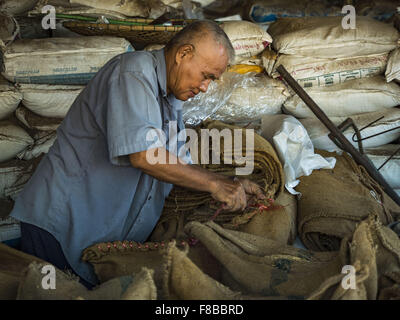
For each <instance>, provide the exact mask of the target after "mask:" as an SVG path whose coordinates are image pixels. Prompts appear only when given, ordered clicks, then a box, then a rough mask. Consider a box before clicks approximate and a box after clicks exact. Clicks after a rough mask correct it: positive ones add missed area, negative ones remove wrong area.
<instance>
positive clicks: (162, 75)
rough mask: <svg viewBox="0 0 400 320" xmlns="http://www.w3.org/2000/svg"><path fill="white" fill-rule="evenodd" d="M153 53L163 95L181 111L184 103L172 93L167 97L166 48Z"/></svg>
mask: <svg viewBox="0 0 400 320" xmlns="http://www.w3.org/2000/svg"><path fill="white" fill-rule="evenodd" d="M152 53H153V55H154V57H155V58H156V61H157V67H156V73H157V79H158V84H159V86H160V88H161V93H162V95H163V96H164V97H165V98H167V99H168V101H169V102H170V103H171V105H172V106H174V107H175V108H176V109H178V110H181V109H182V105H183V101H181V100H178V99H176V98H175V96H174V95H173V94H172V93H171V94H169V95H168V96H167V65H166V62H165V55H164V48H162V49H160V50H154V51H152Z"/></svg>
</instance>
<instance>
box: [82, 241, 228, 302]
mask: <svg viewBox="0 0 400 320" xmlns="http://www.w3.org/2000/svg"><path fill="white" fill-rule="evenodd" d="M172 242H174V243H175V240H171V241H169V242H146V243H142V244H140V243H136V242H128V241H124V242H121V241H116V242H113V243H99V244H96V245H94V246H91V247H89V248H87V249H85V250H84V252H83V255H82V260H83V261H87V262H89V263H91V264H92V265H93V267H94V271H95V273H96V275H97V277H98V279H99V281H100V283H103V282H105V281H108V280H110V279H113V278H115V277H120V276H124V275H130V274H135V273H138V272H139V271H140V270H141V268H142V267H146V268H149V269H152V270H154V281H155V284H156V286H157V290H158V296H159V297H160V298H161V299H163V297H165V292H163V291H162V290H163V289H162V288H163V286H162V283H163V280H162V279H163V278H164V276H165V273H166V256H167V247H168V244H169V243H172ZM178 245H179V247H183V246H186V245H187V242H181V241H180V242H179V243H178ZM188 257H189V258H190V259H191V261H193V263H195V264H196V265H197V266H198V267H199V268H200V269H201V270H202V271H203V272H204V273H205V274H207V275H208V276H210V277H213V278H214V279H216V280H219V279H220V277H221V275H220V272H221V266H220V265H219V263H218V261H216V259H215V258H213V257H212V256H211V254H210V253H209V252H208V250H206V249H205V248H204V247H202V246H201V245H199V246H196V248H193V249H192V250H190V253H189V255H188Z"/></svg>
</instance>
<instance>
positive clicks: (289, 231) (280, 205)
mask: <svg viewBox="0 0 400 320" xmlns="http://www.w3.org/2000/svg"><path fill="white" fill-rule="evenodd" d="M296 216H297V200H296V197H295V196H293V195H291V194H290V193H289V192H287V191H286V190H285V191H284V192H282V193H281V195H280V196H279V197H278V199H277V200H276V201H275V205H274V206H271V207H270V209H268V210H259V211H258V212H256V213H255V214H254V216H253V217H251V219H249V221H248V223H245V224H242V225H240V226H239V228H238V230H239V231H242V232H246V233H250V234H254V235H257V236H261V237H266V238H267V239H271V240H274V241H276V242H278V243H281V244H282V245H286V244H293V242H294V240H295V239H296Z"/></svg>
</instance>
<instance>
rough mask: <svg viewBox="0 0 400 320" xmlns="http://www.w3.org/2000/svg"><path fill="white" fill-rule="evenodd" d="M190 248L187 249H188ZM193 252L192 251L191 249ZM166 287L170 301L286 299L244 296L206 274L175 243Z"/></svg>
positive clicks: (168, 264) (171, 247) (168, 260)
mask: <svg viewBox="0 0 400 320" xmlns="http://www.w3.org/2000/svg"><path fill="white" fill-rule="evenodd" d="M187 248H188V247H186V249H187ZM190 250H191V249H190ZM165 276H166V277H165V279H164V286H165V290H164V291H165V292H166V293H167V296H166V297H167V298H168V299H174V300H276V299H282V300H283V299H286V297H264V296H256V295H243V294H242V293H241V292H239V291H233V290H231V289H230V288H228V287H227V286H225V285H223V284H222V283H220V282H218V281H215V279H213V278H211V277H209V276H208V275H206V274H204V273H203V272H202V270H201V269H200V268H198V267H197V266H196V265H195V264H194V263H193V262H192V260H191V259H190V258H189V257H188V252H187V250H183V251H182V250H179V249H177V248H176V246H175V245H174V243H171V244H170V246H169V248H168V259H167V272H166V273H165Z"/></svg>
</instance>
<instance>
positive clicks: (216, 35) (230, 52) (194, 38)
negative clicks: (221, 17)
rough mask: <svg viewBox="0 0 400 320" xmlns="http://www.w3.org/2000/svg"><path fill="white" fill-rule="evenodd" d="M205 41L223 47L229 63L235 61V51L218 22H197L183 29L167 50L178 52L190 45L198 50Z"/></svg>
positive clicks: (167, 46)
mask: <svg viewBox="0 0 400 320" xmlns="http://www.w3.org/2000/svg"><path fill="white" fill-rule="evenodd" d="M205 41H207V42H213V44H215V45H217V46H218V47H222V48H223V49H224V51H225V54H226V55H227V57H228V62H229V63H230V62H232V61H233V60H234V57H235V51H234V49H233V47H232V44H231V41H230V40H229V38H228V36H227V35H226V33H225V32H224V30H222V29H221V28H220V27H219V25H218V24H217V23H216V22H214V21H209V20H201V21H196V22H193V23H191V24H189V25H188V26H186V27H185V28H183V29H182V30H181V31H179V32H178V33H177V34H176V35H175V36H174V37H173V38H172V39H171V40H170V41H169V42H168V43H167V45H166V46H165V50H166V51H170V50H177V49H179V48H180V47H182V46H184V45H188V44H190V45H192V46H193V47H194V49H196V48H198V46H199V44H200V43H202V42H205Z"/></svg>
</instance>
